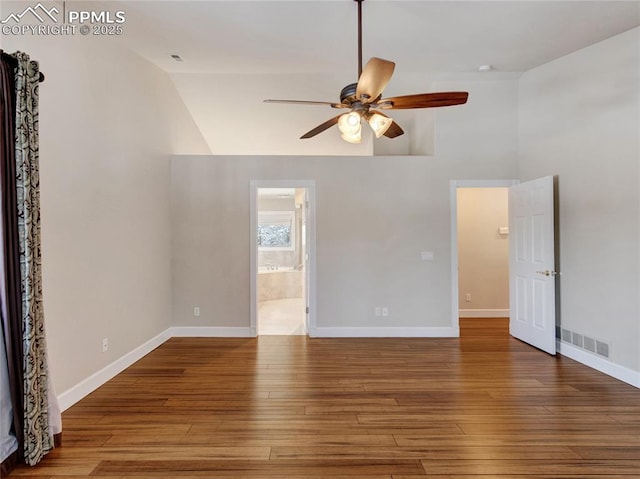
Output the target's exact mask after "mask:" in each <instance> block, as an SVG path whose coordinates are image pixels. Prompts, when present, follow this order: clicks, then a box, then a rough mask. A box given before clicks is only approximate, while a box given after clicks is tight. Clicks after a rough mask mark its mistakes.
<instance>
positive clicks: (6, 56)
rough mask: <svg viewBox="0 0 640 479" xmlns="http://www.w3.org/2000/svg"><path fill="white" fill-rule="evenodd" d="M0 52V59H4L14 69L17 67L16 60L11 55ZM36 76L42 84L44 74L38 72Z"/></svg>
mask: <svg viewBox="0 0 640 479" xmlns="http://www.w3.org/2000/svg"><path fill="white" fill-rule="evenodd" d="M0 52H2V58H3V59H5V60H6V61H7V62H9V63H10V64H11V66H12V67H13V68H16V67H17V66H18V59H17V58H14V57H12V56H11V55H9V54H8V53H5V52H4V51H2V50H0ZM38 75H39V78H38V81H39V82H40V83H42V82H43V81H44V73H42V72H38Z"/></svg>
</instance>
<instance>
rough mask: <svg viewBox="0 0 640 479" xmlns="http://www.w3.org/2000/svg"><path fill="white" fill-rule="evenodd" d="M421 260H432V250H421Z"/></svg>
mask: <svg viewBox="0 0 640 479" xmlns="http://www.w3.org/2000/svg"><path fill="white" fill-rule="evenodd" d="M420 257H421V258H422V261H433V251H423V252H422V253H420Z"/></svg>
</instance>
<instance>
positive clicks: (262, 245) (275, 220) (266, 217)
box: [257, 211, 295, 251]
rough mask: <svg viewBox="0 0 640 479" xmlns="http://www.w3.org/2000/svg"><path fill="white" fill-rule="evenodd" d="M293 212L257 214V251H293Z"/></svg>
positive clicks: (260, 212) (261, 212)
mask: <svg viewBox="0 0 640 479" xmlns="http://www.w3.org/2000/svg"><path fill="white" fill-rule="evenodd" d="M294 220H295V214H294V212H293V211H259V212H258V235H257V236H258V249H259V250H269V251H293V250H294V248H295V221H294Z"/></svg>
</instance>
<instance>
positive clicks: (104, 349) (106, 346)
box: [102, 338, 109, 353]
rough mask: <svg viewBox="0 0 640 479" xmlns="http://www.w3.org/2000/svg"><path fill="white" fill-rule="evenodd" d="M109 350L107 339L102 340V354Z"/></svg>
mask: <svg viewBox="0 0 640 479" xmlns="http://www.w3.org/2000/svg"><path fill="white" fill-rule="evenodd" d="M108 349H109V338H102V352H103V353H106V352H107V350H108Z"/></svg>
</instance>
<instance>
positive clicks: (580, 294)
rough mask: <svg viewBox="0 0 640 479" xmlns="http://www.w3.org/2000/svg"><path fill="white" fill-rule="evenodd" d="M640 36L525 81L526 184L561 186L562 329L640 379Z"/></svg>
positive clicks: (545, 68)
mask: <svg viewBox="0 0 640 479" xmlns="http://www.w3.org/2000/svg"><path fill="white" fill-rule="evenodd" d="M639 51H640V29H639V28H636V29H633V30H630V31H628V32H625V33H623V34H620V35H617V36H615V37H612V38H610V39H608V40H605V41H603V42H600V43H597V44H595V45H592V46H590V47H587V48H585V49H582V50H580V51H577V52H575V53H572V54H570V55H567V56H565V57H563V58H560V59H558V60H555V61H553V62H551V63H547V64H545V65H542V66H540V67H538V68H535V69H533V70H530V71H528V72H526V73H525V74H524V75H523V76H522V78H521V80H520V85H519V102H520V107H519V146H520V155H519V171H520V179H522V180H528V179H533V178H536V177H541V176H547V175H555V176H556V177H557V182H558V214H559V218H558V222H559V232H558V234H559V269H560V271H561V272H562V276H561V277H560V278H559V283H560V285H559V287H560V292H561V295H560V301H561V303H560V325H561V327H562V328H564V329H568V330H570V331H573V332H576V333H578V334H581V335H587V336H589V337H591V338H595V339H597V340H600V341H603V342H606V343H608V344H609V347H610V356H609V360H610V361H611V362H613V363H614V364H617V365H620V366H623V367H626V368H628V369H631V370H633V371H640V314H639V313H640V311H639V295H638V291H639V287H640V283H639V274H640V267H639V259H640V258H639V255H640V253H639V246H638V245H639V244H640V233H639V230H640V216H639V211H640V204H639V201H640V196H639V191H640V188H639V186H640V176H639V172H640V168H639V161H640V149H639V143H638V133H639V131H640V128H639V127H640V115H639V109H640V107H639V105H640V93H639V91H640V78H639V73H640V53H639Z"/></svg>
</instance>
